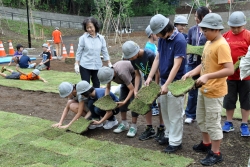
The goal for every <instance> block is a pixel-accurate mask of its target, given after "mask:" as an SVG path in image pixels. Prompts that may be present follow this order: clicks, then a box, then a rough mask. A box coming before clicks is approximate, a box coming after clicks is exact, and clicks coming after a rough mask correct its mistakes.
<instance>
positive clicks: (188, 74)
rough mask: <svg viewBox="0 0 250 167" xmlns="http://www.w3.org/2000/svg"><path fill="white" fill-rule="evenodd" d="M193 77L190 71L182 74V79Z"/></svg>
mask: <svg viewBox="0 0 250 167" xmlns="http://www.w3.org/2000/svg"><path fill="white" fill-rule="evenodd" d="M189 77H192V76H191V74H190V72H188V73H186V74H185V75H183V76H182V78H181V79H182V80H186V79H187V78H189Z"/></svg>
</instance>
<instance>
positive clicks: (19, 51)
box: [8, 44, 23, 66]
mask: <svg viewBox="0 0 250 167" xmlns="http://www.w3.org/2000/svg"><path fill="white" fill-rule="evenodd" d="M16 49H17V51H16V52H15V53H14V56H13V57H12V59H11V60H10V63H9V64H8V66H10V65H11V63H12V61H14V62H15V63H16V64H18V62H19V57H21V56H22V52H23V45H21V44H17V46H16Z"/></svg>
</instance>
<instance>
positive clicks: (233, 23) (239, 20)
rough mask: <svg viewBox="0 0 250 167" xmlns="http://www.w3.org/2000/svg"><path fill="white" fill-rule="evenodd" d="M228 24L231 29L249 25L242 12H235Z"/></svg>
mask: <svg viewBox="0 0 250 167" xmlns="http://www.w3.org/2000/svg"><path fill="white" fill-rule="evenodd" d="M227 24H228V25H229V26H230V27H240V26H244V25H246V24H247V21H246V16H245V15H244V13H243V12H241V11H236V12H233V13H232V14H231V15H230V16H229V20H228V22H227Z"/></svg>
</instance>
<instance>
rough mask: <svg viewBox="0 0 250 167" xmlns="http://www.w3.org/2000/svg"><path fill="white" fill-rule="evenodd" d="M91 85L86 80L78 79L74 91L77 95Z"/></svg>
mask: <svg viewBox="0 0 250 167" xmlns="http://www.w3.org/2000/svg"><path fill="white" fill-rule="evenodd" d="M91 87H92V86H91V85H90V84H89V83H88V82H87V81H80V82H78V84H76V92H77V94H78V95H81V94H82V93H85V92H87V91H88V90H89V89H90V88H91Z"/></svg>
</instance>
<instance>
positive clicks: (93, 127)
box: [89, 123, 103, 129]
mask: <svg viewBox="0 0 250 167" xmlns="http://www.w3.org/2000/svg"><path fill="white" fill-rule="evenodd" d="M100 127H103V123H101V124H99V125H93V124H91V125H89V129H96V128H100Z"/></svg>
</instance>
